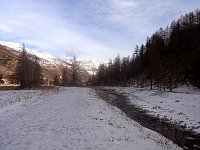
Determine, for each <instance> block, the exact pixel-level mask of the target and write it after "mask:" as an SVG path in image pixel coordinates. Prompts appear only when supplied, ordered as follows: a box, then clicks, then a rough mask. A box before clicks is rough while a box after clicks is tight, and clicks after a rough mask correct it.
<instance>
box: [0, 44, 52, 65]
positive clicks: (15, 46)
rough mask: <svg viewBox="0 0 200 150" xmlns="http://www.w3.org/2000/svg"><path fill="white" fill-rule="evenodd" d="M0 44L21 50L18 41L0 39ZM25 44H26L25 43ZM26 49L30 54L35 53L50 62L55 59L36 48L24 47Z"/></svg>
mask: <svg viewBox="0 0 200 150" xmlns="http://www.w3.org/2000/svg"><path fill="white" fill-rule="evenodd" d="M0 44H1V45H5V46H7V47H9V48H12V49H15V50H17V51H21V50H22V44H20V43H15V42H5V41H0ZM25 46H26V45H25ZM26 51H27V52H28V53H30V54H32V55H36V56H38V57H39V58H42V59H44V60H47V61H50V62H52V61H53V59H55V57H54V56H53V55H51V54H48V53H46V52H44V51H41V50H36V49H31V48H27V47H26Z"/></svg>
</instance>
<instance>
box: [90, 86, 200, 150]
mask: <svg viewBox="0 0 200 150" xmlns="http://www.w3.org/2000/svg"><path fill="white" fill-rule="evenodd" d="M94 90H95V91H96V93H97V94H98V95H99V96H100V98H102V99H103V100H104V101H106V102H108V103H109V104H111V105H113V106H116V107H118V108H119V109H120V110H122V111H123V112H124V113H125V114H126V115H127V116H128V117H129V118H131V119H133V120H135V121H137V122H138V123H139V124H141V125H142V126H144V127H146V128H149V129H151V130H154V131H156V132H158V133H160V134H162V135H163V136H165V137H166V138H168V139H170V140H171V141H173V142H174V143H175V144H177V145H178V146H180V147H182V148H183V149H187V148H188V149H189V150H200V134H197V133H194V132H192V131H188V130H186V129H185V128H184V127H181V126H179V125H175V124H172V123H170V122H168V120H167V119H160V118H157V117H155V116H151V115H149V114H147V112H146V111H145V110H142V109H141V108H139V107H137V106H135V105H133V104H131V103H130V101H129V99H128V98H127V97H126V96H124V95H122V94H119V93H117V92H116V91H115V90H113V89H102V88H94Z"/></svg>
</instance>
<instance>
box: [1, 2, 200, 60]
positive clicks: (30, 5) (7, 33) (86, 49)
mask: <svg viewBox="0 0 200 150" xmlns="http://www.w3.org/2000/svg"><path fill="white" fill-rule="evenodd" d="M197 8H200V0H151V1H150V0H0V20H1V21H0V40H2V41H10V42H20V43H25V45H27V47H31V48H37V49H41V50H44V51H47V52H49V53H51V54H53V55H55V56H59V57H72V55H73V54H74V53H75V54H76V55H77V56H78V57H80V58H88V59H99V60H100V61H108V60H109V59H110V58H114V57H115V56H117V54H120V56H127V55H132V53H133V52H134V48H135V46H136V45H140V44H141V43H145V42H146V38H147V36H151V34H152V33H154V32H155V31H156V30H158V29H159V28H160V27H163V28H165V27H166V26H167V25H170V23H171V21H173V20H174V19H178V18H179V17H180V16H181V15H184V14H185V13H188V12H190V11H194V10H195V9H197Z"/></svg>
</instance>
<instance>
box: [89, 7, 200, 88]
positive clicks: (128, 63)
mask: <svg viewBox="0 0 200 150" xmlns="http://www.w3.org/2000/svg"><path fill="white" fill-rule="evenodd" d="M90 82H91V84H92V85H104V86H127V85H128V84H130V83H131V84H133V82H137V83H138V84H139V85H140V86H142V85H144V84H147V83H148V85H150V86H151V89H152V87H153V86H155V85H156V86H157V88H158V89H163V90H166V88H168V89H170V91H171V90H172V89H173V87H176V86H177V85H178V84H184V83H190V84H192V85H193V86H196V87H199V88H200V11H199V10H196V11H194V12H190V13H188V14H186V15H184V16H181V17H180V18H179V19H178V20H177V21H173V22H172V23H171V25H170V26H167V27H166V28H165V29H163V28H160V29H159V30H158V31H156V32H155V33H154V34H153V35H152V36H151V37H148V38H147V40H146V43H145V44H142V45H140V46H136V48H135V51H134V53H133V55H132V57H129V56H128V57H123V58H120V56H119V55H118V56H117V57H116V58H115V59H114V60H110V61H109V63H108V64H101V65H100V66H99V68H98V72H97V74H96V75H93V76H92V77H91V78H90Z"/></svg>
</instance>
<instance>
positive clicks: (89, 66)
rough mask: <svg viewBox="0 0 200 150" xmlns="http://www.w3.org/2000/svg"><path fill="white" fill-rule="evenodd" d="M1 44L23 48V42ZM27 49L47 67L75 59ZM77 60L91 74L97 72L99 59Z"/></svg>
mask: <svg viewBox="0 0 200 150" xmlns="http://www.w3.org/2000/svg"><path fill="white" fill-rule="evenodd" d="M0 44H1V45H4V46H6V47H9V48H11V49H14V50H17V51H21V50H22V44H21V43H15V42H5V41H0ZM25 46H26V45H25ZM26 51H27V52H28V53H29V54H32V55H36V56H37V57H39V58H40V59H41V60H40V65H42V66H45V67H50V66H52V65H57V66H59V65H61V66H66V64H72V61H73V60H72V59H69V58H57V57H55V56H53V55H51V54H49V53H47V52H45V51H41V50H37V49H31V48H28V47H27V46H26ZM77 61H78V62H79V65H80V67H81V68H83V69H84V70H86V71H87V72H88V73H89V74H90V75H93V74H96V72H97V68H98V66H99V65H100V61H98V60H97V59H93V60H89V59H82V58H78V60H77Z"/></svg>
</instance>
